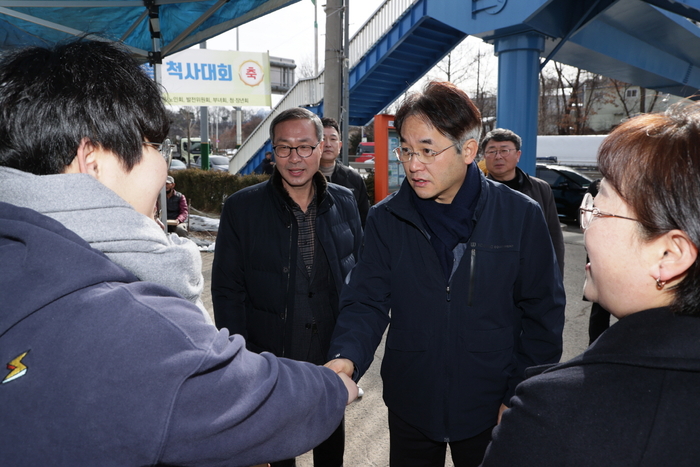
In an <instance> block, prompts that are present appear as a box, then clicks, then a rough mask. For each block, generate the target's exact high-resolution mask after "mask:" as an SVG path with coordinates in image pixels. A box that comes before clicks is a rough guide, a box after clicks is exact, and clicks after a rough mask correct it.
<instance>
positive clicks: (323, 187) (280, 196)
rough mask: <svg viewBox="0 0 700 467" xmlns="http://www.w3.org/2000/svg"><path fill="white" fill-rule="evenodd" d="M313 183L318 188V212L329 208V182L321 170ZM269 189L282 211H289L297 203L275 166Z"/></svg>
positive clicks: (330, 202) (315, 175) (314, 177)
mask: <svg viewBox="0 0 700 467" xmlns="http://www.w3.org/2000/svg"><path fill="white" fill-rule="evenodd" d="M312 180H313V184H314V187H315V188H316V204H317V206H318V212H319V213H321V212H322V211H325V210H327V209H328V208H329V207H330V206H331V205H332V200H331V197H330V196H328V183H326V177H324V176H323V174H322V173H321V172H316V173H315V174H314V176H313V179H312ZM268 190H269V192H270V193H271V195H272V198H273V199H274V200H275V204H276V206H277V207H278V209H280V210H281V211H284V212H287V211H288V210H289V209H291V207H292V205H293V204H294V203H295V202H294V200H292V197H291V196H289V193H288V192H287V190H286V189H285V188H284V185H283V184H282V175H280V173H279V172H278V171H277V167H275V168H274V169H273V171H272V175H271V176H270V181H269V182H268Z"/></svg>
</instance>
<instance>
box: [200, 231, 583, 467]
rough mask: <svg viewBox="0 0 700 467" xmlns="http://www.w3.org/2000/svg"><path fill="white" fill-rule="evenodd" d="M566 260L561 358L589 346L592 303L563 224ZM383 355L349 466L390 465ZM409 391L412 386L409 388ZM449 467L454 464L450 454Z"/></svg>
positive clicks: (357, 407) (353, 418)
mask: <svg viewBox="0 0 700 467" xmlns="http://www.w3.org/2000/svg"><path fill="white" fill-rule="evenodd" d="M564 242H565V244H566V259H565V272H564V286H565V288H566V297H567V305H566V323H565V326H564V353H563V355H562V361H566V360H569V359H571V358H572V357H574V356H576V355H578V354H580V353H581V352H583V351H584V350H585V349H586V347H587V346H588V314H589V311H590V308H591V306H590V303H589V302H584V301H583V300H582V299H581V297H582V293H581V292H582V290H583V281H584V265H585V262H586V252H585V250H584V247H583V235H582V234H581V232H580V230H579V229H578V227H575V226H564ZM213 258H214V253H211V252H202V263H203V273H204V279H205V281H206V284H205V290H204V296H203V300H204V304H205V306H206V307H207V309H208V310H210V313H211V310H212V305H211V292H210V280H211V263H212V260H213ZM383 354H384V343H382V344H381V345H380V346H379V348H378V349H377V353H376V355H375V359H374V363H372V366H371V367H370V369H369V371H368V372H367V373H366V374H365V375H364V376H363V377H362V379H361V380H360V383H359V385H360V387H361V388H362V389H363V390H364V391H365V395H364V397H363V398H362V400H359V401H357V402H354V403H353V404H351V405H350V406H349V407H348V408H347V410H346V416H345V423H346V436H345V443H346V445H345V466H346V467H356V466H358V467H359V466H361V467H387V466H388V465H389V429H388V427H387V411H386V406H385V405H384V401H383V400H382V383H381V378H380V376H379V368H380V366H381V362H382V357H383ZM406 390H409V391H410V388H406ZM445 465H446V466H447V467H453V464H452V461H451V459H450V458H449V454H448V456H447V461H446V463H445ZM297 466H298V467H313V459H312V457H311V453H307V454H304V455H303V456H300V457H298V458H297Z"/></svg>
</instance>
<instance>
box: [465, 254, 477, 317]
mask: <svg viewBox="0 0 700 467" xmlns="http://www.w3.org/2000/svg"><path fill="white" fill-rule="evenodd" d="M471 247H472V250H471V261H470V262H469V295H468V299H467V305H468V306H472V296H473V294H474V271H475V269H476V248H475V247H476V243H474V242H472V243H471Z"/></svg>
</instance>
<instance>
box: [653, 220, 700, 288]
mask: <svg viewBox="0 0 700 467" xmlns="http://www.w3.org/2000/svg"><path fill="white" fill-rule="evenodd" d="M652 243H653V244H654V250H655V254H656V256H657V258H658V261H656V262H655V264H654V266H652V271H651V274H652V277H653V278H654V279H656V278H658V279H660V280H661V281H664V282H669V281H673V280H675V279H680V278H682V276H683V275H685V273H686V271H687V270H688V269H689V268H690V267H691V266H692V265H693V264H694V263H695V260H696V259H697V257H698V247H697V246H695V244H694V243H693V242H692V240H691V239H690V237H689V236H688V234H686V233H685V232H683V231H682V230H671V231H670V232H667V233H665V234H664V235H662V236H661V237H659V238H657V239H656V240H653V241H652Z"/></svg>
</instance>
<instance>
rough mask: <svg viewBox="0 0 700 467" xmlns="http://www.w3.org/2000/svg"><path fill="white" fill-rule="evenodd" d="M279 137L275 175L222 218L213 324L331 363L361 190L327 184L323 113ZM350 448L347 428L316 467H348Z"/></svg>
mask: <svg viewBox="0 0 700 467" xmlns="http://www.w3.org/2000/svg"><path fill="white" fill-rule="evenodd" d="M270 138H271V140H272V144H273V149H274V151H275V159H276V161H277V163H276V165H275V169H274V170H273V173H272V177H270V180H268V181H267V182H264V183H261V184H258V185H255V186H252V187H249V188H246V189H244V190H241V191H239V192H237V193H235V194H233V195H232V196H231V197H229V199H227V200H226V204H225V205H224V210H223V212H222V213H221V223H220V225H219V233H218V236H217V241H216V252H215V256H214V263H213V267H212V301H213V304H214V317H215V321H216V325H217V326H218V327H219V328H228V330H229V332H231V333H238V334H241V335H243V336H244V337H245V338H246V343H247V346H248V349H250V350H253V351H255V352H263V351H267V352H272V353H273V354H275V355H277V356H278V357H287V358H292V359H294V360H302V361H306V362H311V363H315V364H323V363H325V361H326V355H327V353H328V348H329V345H330V340H331V335H332V333H333V328H334V327H335V322H336V319H337V317H338V303H339V295H340V291H341V289H342V286H343V281H344V279H345V277H346V276H347V274H348V273H349V272H350V270H351V269H352V267H353V266H354V265H355V262H356V258H357V256H358V253H359V249H360V244H361V241H362V227H361V225H360V216H359V214H358V210H357V204H356V203H355V199H354V197H353V194H352V192H350V190H348V189H347V188H344V187H341V186H338V185H335V184H326V180H325V178H324V177H323V175H322V174H321V173H320V172H319V171H318V168H319V163H320V159H321V148H322V139H323V126H322V124H321V120H320V119H319V118H318V117H317V116H316V115H314V114H313V113H311V112H309V111H308V110H305V109H301V108H293V109H289V110H286V111H284V112H282V113H280V114H279V115H278V116H277V117H275V119H274V120H273V121H272V124H271V126H270ZM344 445H345V434H344V429H343V424H342V423H341V424H340V425H339V427H338V429H337V430H336V431H335V432H334V433H333V434H332V435H331V436H330V437H329V438H328V439H327V440H326V441H324V442H323V443H321V445H320V446H318V447H316V448H315V449H314V465H315V466H316V467H341V466H342V464H343V451H344ZM294 463H295V462H294V459H289V460H287V461H284V462H278V463H273V466H275V467H276V466H280V467H282V466H293V465H294Z"/></svg>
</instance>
